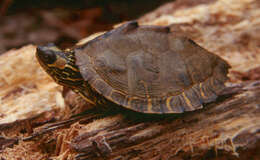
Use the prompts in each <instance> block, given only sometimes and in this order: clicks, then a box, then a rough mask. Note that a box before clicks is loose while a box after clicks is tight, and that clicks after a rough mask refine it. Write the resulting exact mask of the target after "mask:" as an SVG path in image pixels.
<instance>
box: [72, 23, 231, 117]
mask: <svg viewBox="0 0 260 160" xmlns="http://www.w3.org/2000/svg"><path fill="white" fill-rule="evenodd" d="M75 56H76V64H77V65H78V67H79V69H80V72H81V74H82V76H83V78H84V79H85V81H87V82H88V83H89V84H90V85H91V86H92V87H93V88H94V89H95V90H96V91H97V92H98V93H100V94H101V95H103V96H104V97H105V98H106V99H108V100H110V101H112V102H114V103H116V104H118V105H121V106H123V107H126V108H129V109H131V110H135V111H138V112H144V113H159V114H162V113H182V112H184V111H192V110H196V109H199V108H202V103H207V102H211V101H214V100H215V99H216V97H217V95H218V94H219V93H220V91H221V90H223V89H224V87H225V85H224V82H225V81H226V80H227V76H226V75H227V73H228V68H229V67H230V66H229V65H228V64H227V63H226V62H225V61H224V60H223V59H221V58H220V57H218V56H217V55H215V54H212V53H210V52H208V51H207V50H205V49H203V48H202V47H200V46H199V45H197V44H196V43H195V42H193V41H192V40H190V39H188V38H186V37H185V36H182V35H181V34H179V33H174V32H171V31H170V29H169V28H168V27H161V26H139V25H138V23H137V22H128V23H126V24H124V25H122V26H120V27H118V28H116V29H114V30H112V31H110V32H107V33H105V34H103V35H101V36H99V37H97V38H95V39H94V40H91V41H89V42H87V43H86V44H84V45H81V46H78V47H77V48H76V49H75Z"/></svg>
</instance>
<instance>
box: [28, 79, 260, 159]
mask: <svg viewBox="0 0 260 160" xmlns="http://www.w3.org/2000/svg"><path fill="white" fill-rule="evenodd" d="M68 94H73V93H71V92H69V93H68ZM259 97H260V81H251V82H245V83H241V84H236V85H234V86H230V87H228V88H227V89H226V90H225V91H224V92H223V95H222V96H220V97H219V98H218V99H217V101H216V102H213V103H210V104H206V105H204V106H205V107H204V109H202V110H199V111H195V112H187V113H184V114H179V115H174V114H169V115H147V114H140V113H134V112H131V111H128V110H124V109H120V108H106V109H104V110H102V112H101V110H100V108H93V109H92V110H89V111H88V112H86V113H84V114H81V115H77V116H75V117H73V118H70V119H69V120H66V121H62V122H58V123H54V124H47V125H46V126H43V127H42V128H40V129H39V130H38V131H36V132H35V133H34V134H33V135H32V136H29V137H27V138H24V140H35V139H37V137H39V136H40V135H44V134H46V133H48V132H51V131H52V132H53V130H55V129H58V128H64V127H69V125H70V124H72V123H74V124H73V125H72V126H70V128H69V129H68V130H70V131H69V132H67V133H66V135H63V136H62V137H60V135H61V134H59V132H56V133H54V134H56V135H59V136H54V137H56V138H54V139H55V141H56V142H57V143H56V145H55V147H56V149H57V148H58V151H56V152H57V153H59V154H60V153H65V152H66V153H67V154H68V152H69V153H73V154H72V155H73V156H72V155H71V156H72V157H73V159H77V160H82V159H104V158H105V159H154V160H155V159H158V160H159V159H163V160H164V159H187V158H188V159H190V158H192V159H218V158H220V157H222V158H224V159H230V158H231V159H259V158H260V153H259V152H257V150H259V149H260V148H259V144H260V143H259V142H260V141H259V138H260V136H259V133H260V108H259V105H260V98H259ZM75 122H78V123H75ZM75 128H76V129H75ZM54 132H55V131H54ZM52 134H53V133H52ZM48 136H50V135H48ZM65 137H67V138H65ZM65 139H66V140H68V141H69V143H68V142H64V141H65ZM68 144H69V147H64V146H65V145H68ZM61 146H63V147H61ZM62 148H66V149H62ZM67 154H65V155H66V156H65V157H67V156H68V155H67ZM61 155H63V154H61Z"/></svg>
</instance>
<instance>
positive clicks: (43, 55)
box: [36, 46, 56, 64]
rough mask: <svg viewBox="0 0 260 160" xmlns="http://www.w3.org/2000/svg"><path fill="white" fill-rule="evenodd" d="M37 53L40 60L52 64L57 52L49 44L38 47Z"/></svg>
mask: <svg viewBox="0 0 260 160" xmlns="http://www.w3.org/2000/svg"><path fill="white" fill-rule="evenodd" d="M36 54H37V56H38V57H39V58H40V60H41V61H42V62H44V63H46V64H52V63H54V62H55V61H56V55H55V52H54V51H53V50H52V49H51V48H49V46H47V47H45V46H38V47H37V49H36Z"/></svg>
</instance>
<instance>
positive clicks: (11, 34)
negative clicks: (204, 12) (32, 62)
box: [0, 0, 172, 54]
mask: <svg viewBox="0 0 260 160" xmlns="http://www.w3.org/2000/svg"><path fill="white" fill-rule="evenodd" d="M169 1H172V0H77V1H75V0H62V1H58V0H57V1H53V0H0V54H1V53H4V52H5V51H7V50H9V49H13V48H19V47H22V46H24V45H27V44H35V45H42V44H46V43H49V42H54V43H55V44H57V45H58V46H60V47H62V48H66V47H70V46H72V45H73V44H74V43H76V42H77V41H78V40H80V39H82V38H84V37H86V36H88V35H90V34H92V33H95V32H98V31H104V30H109V29H111V28H112V26H113V25H114V24H116V23H120V22H123V21H127V20H133V19H136V18H138V17H140V16H142V15H144V14H145V13H147V12H149V11H152V10H154V9H156V8H157V7H159V6H160V5H162V4H164V3H166V2H169Z"/></svg>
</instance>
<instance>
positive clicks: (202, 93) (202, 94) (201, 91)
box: [200, 83, 207, 99]
mask: <svg viewBox="0 0 260 160" xmlns="http://www.w3.org/2000/svg"><path fill="white" fill-rule="evenodd" d="M200 94H201V96H202V97H203V98H204V99H206V98H207V97H206V96H205V94H204V92H203V90H202V83H200Z"/></svg>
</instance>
